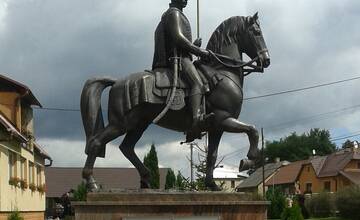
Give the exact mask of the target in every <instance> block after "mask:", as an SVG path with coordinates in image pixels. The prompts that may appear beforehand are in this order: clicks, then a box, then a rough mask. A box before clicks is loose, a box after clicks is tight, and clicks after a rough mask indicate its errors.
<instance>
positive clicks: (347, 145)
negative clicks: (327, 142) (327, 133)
mask: <svg viewBox="0 0 360 220" xmlns="http://www.w3.org/2000/svg"><path fill="white" fill-rule="evenodd" d="M353 147H354V142H352V141H350V140H349V139H347V140H346V141H345V142H344V143H343V144H342V145H341V148H342V149H345V148H353Z"/></svg>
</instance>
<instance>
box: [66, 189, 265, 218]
mask: <svg viewBox="0 0 360 220" xmlns="http://www.w3.org/2000/svg"><path fill="white" fill-rule="evenodd" d="M72 205H73V207H74V208H75V219H76V220H115V219H116V220H146V219H149V220H150V219H151V220H155V219H159V220H177V219H179V220H180V219H181V220H184V219H187V220H205V219H206V220H235V219H236V220H238V219H243V220H246V219H254V220H260V219H261V220H263V219H266V211H267V206H268V205H269V202H267V201H251V200H249V198H248V197H247V196H246V195H245V194H240V193H223V192H173V191H169V192H167V191H153V190H138V191H130V190H126V191H112V192H100V193H89V194H88V197H87V201H86V202H73V203H72Z"/></svg>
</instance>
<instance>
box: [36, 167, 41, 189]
mask: <svg viewBox="0 0 360 220" xmlns="http://www.w3.org/2000/svg"><path fill="white" fill-rule="evenodd" d="M41 171H42V169H41V167H40V166H36V181H37V182H36V183H37V185H38V186H41V184H42V178H41V173H42V172H41Z"/></svg>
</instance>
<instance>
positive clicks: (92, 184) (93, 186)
mask: <svg viewBox="0 0 360 220" xmlns="http://www.w3.org/2000/svg"><path fill="white" fill-rule="evenodd" d="M86 189H87V192H99V190H100V188H99V186H98V185H97V183H96V181H95V179H94V177H92V176H90V177H89V178H88V180H87V181H86Z"/></svg>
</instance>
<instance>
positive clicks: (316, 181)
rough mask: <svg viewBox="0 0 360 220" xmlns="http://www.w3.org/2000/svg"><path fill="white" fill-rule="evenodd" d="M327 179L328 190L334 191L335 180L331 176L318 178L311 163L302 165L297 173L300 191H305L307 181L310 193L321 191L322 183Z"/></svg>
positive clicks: (322, 189) (322, 188)
mask: <svg viewBox="0 0 360 220" xmlns="http://www.w3.org/2000/svg"><path fill="white" fill-rule="evenodd" d="M327 181H329V182H330V191H331V192H336V180H335V179H334V178H333V177H326V178H318V177H317V176H316V173H315V170H314V168H313V166H312V165H311V164H306V165H304V166H303V167H302V169H301V171H300V174H299V185H300V191H301V193H305V192H306V184H307V183H311V185H312V187H311V191H312V193H319V192H323V191H324V184H325V182H327Z"/></svg>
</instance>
